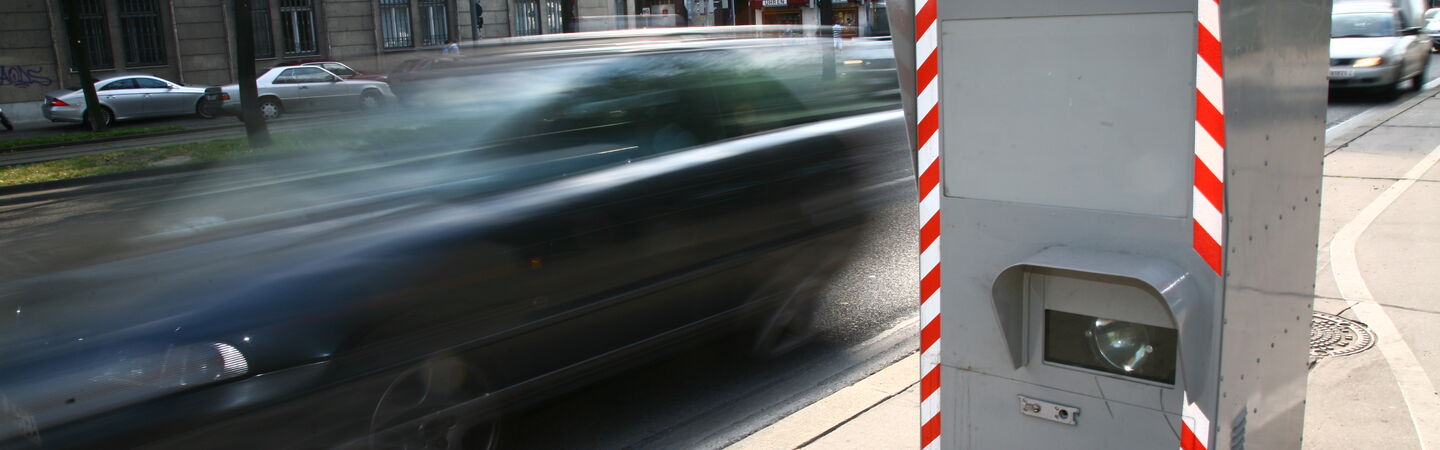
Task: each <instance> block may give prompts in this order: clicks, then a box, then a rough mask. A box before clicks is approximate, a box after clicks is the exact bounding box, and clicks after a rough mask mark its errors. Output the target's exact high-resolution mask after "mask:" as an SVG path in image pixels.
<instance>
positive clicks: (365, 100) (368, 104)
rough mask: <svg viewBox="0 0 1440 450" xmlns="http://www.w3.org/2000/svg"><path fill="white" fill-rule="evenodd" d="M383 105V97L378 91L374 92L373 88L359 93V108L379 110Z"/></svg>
mask: <svg viewBox="0 0 1440 450" xmlns="http://www.w3.org/2000/svg"><path fill="white" fill-rule="evenodd" d="M384 106H385V97H383V96H381V95H380V93H379V92H375V91H373V90H370V91H365V93H363V94H360V109H361V110H365V111H375V110H379V109H380V108H382V107H384Z"/></svg>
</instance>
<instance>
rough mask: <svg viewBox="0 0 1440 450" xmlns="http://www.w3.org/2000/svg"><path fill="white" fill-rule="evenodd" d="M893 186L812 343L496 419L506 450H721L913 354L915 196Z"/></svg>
mask: <svg viewBox="0 0 1440 450" xmlns="http://www.w3.org/2000/svg"><path fill="white" fill-rule="evenodd" d="M894 189H895V190H896V191H898V192H903V193H904V194H907V195H908V197H905V198H904V199H896V200H894V201H892V202H890V203H888V204H887V205H885V206H884V207H883V208H881V210H880V212H879V213H878V214H877V216H876V218H875V219H874V221H873V222H872V223H871V224H870V225H869V226H868V228H867V230H866V233H865V237H864V239H863V241H862V243H861V245H859V246H858V247H857V249H856V251H855V253H854V255H855V259H854V260H853V261H851V263H850V264H849V265H848V266H847V267H846V269H845V270H843V271H842V272H841V273H840V274H839V275H838V276H837V277H836V278H835V279H834V280H833V282H832V283H830V284H829V286H828V287H826V288H825V289H824V290H823V292H821V293H820V296H821V305H820V307H819V311H818V313H817V314H818V317H817V323H818V325H819V329H820V333H819V335H818V336H817V338H816V339H815V340H814V341H813V342H811V343H809V344H807V345H805V346H803V347H801V348H798V349H796V350H795V351H793V352H791V353H789V354H787V355H785V356H783V357H780V358H777V359H772V360H755V359H751V358H748V357H747V356H746V355H744V354H743V352H742V351H740V350H739V349H738V346H737V342H736V341H737V340H739V339H741V338H730V339H727V340H720V341H715V342H712V343H709V344H704V345H700V346H697V347H694V348H687V349H684V350H681V351H680V352H679V353H677V354H675V355H673V356H670V357H666V358H663V359H660V360H657V361H656V362H654V363H651V364H648V365H645V366H642V367H638V368H635V369H632V370H629V371H626V372H624V373H622V374H619V375H616V376H613V377H610V378H607V379H605V380H601V381H598V382H597V383H596V384H594V385H592V386H590V387H588V388H585V389H582V390H579V391H576V392H573V393H571V394H568V395H565V396H563V397H559V398H556V399H553V400H551V401H549V402H545V403H542V404H540V405H538V406H536V407H535V408H532V409H530V410H527V411H524V412H520V413H517V414H514V415H511V416H510V417H507V418H505V419H504V422H503V426H502V438H501V439H502V443H503V447H513V448H631V447H633V448H719V447H723V446H725V445H726V444H729V443H732V442H734V441H736V440H739V439H740V438H743V437H745V436H747V435H749V434H750V433H753V432H754V431H757V430H759V429H761V428H763V427H765V426H767V425H769V424H770V423H773V422H774V421H776V420H779V419H780V418H783V417H785V416H786V415H788V414H789V413H792V412H794V411H797V410H799V409H801V408H803V407H804V406H806V405H809V404H811V403H813V402H815V401H816V400H819V399H821V398H824V397H825V396H826V395H829V394H831V393H834V392H835V391H838V390H840V389H842V388H844V387H846V386H849V385H850V384H853V383H854V382H856V381H858V380H860V379H862V378H864V377H865V376H866V375H869V374H871V373H874V372H875V371H878V370H880V369H881V368H884V367H886V366H888V365H889V364H891V363H893V362H894V361H898V360H899V359H901V358H903V357H905V356H906V355H908V354H910V353H912V352H914V351H915V349H916V346H917V345H918V344H917V341H916V340H915V333H916V325H915V318H916V316H917V314H918V312H917V309H916V307H915V305H916V304H917V302H918V300H917V293H918V292H919V285H918V283H919V281H918V279H917V276H916V273H915V270H916V269H915V267H917V264H918V261H917V259H916V258H917V256H916V253H917V252H916V249H915V246H916V242H915V238H914V236H915V234H916V223H917V222H916V220H917V219H916V217H917V212H916V208H915V204H914V203H913V202H912V201H909V200H908V199H909V198H913V195H914V192H915V191H914V188H913V184H912V183H906V184H905V185H904V186H894ZM556 424H564V427H565V430H566V431H565V432H564V433H555V432H554V431H553V430H555V426H556Z"/></svg>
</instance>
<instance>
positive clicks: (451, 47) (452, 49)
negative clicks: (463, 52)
mask: <svg viewBox="0 0 1440 450" xmlns="http://www.w3.org/2000/svg"><path fill="white" fill-rule="evenodd" d="M440 54H442V55H458V54H460V43H459V42H455V41H450V42H446V43H445V46H444V47H441V48H440Z"/></svg>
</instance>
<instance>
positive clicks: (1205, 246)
mask: <svg viewBox="0 0 1440 450" xmlns="http://www.w3.org/2000/svg"><path fill="white" fill-rule="evenodd" d="M1198 2H1199V3H1198V7H1197V8H1196V10H1195V21H1196V26H1195V29H1196V32H1195V34H1196V36H1195V185H1194V194H1193V198H1192V199H1191V202H1190V212H1191V216H1193V217H1194V222H1195V223H1194V233H1193V234H1194V243H1193V244H1194V248H1195V253H1197V254H1199V255H1200V258H1202V259H1204V260H1205V263H1206V264H1208V265H1209V266H1210V269H1211V270H1214V271H1215V273H1216V274H1217V275H1223V274H1224V272H1222V271H1221V270H1222V268H1223V267H1224V266H1223V264H1222V263H1223V262H1224V261H1223V257H1224V255H1225V252H1224V247H1222V243H1224V242H1225V241H1224V237H1225V70H1224V66H1223V64H1222V61H1223V60H1224V55H1223V54H1222V53H1221V51H1220V49H1221V45H1220V43H1221V40H1220V2H1219V0H1198ZM1183 402H1184V411H1183V416H1184V419H1182V420H1181V421H1180V430H1181V431H1180V450H1205V449H1207V448H1209V447H1210V419H1209V418H1207V417H1205V411H1204V410H1202V409H1201V408H1200V406H1199V405H1196V404H1195V403H1191V402H1190V394H1189V393H1186V394H1185V395H1184V400H1183Z"/></svg>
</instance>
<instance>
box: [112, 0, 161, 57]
mask: <svg viewBox="0 0 1440 450" xmlns="http://www.w3.org/2000/svg"><path fill="white" fill-rule="evenodd" d="M117 6H118V10H119V14H120V37H121V41H122V42H124V44H125V65H126V66H130V67H134V66H160V65H165V32H164V27H162V26H161V24H160V1H159V0H118V2H117Z"/></svg>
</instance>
